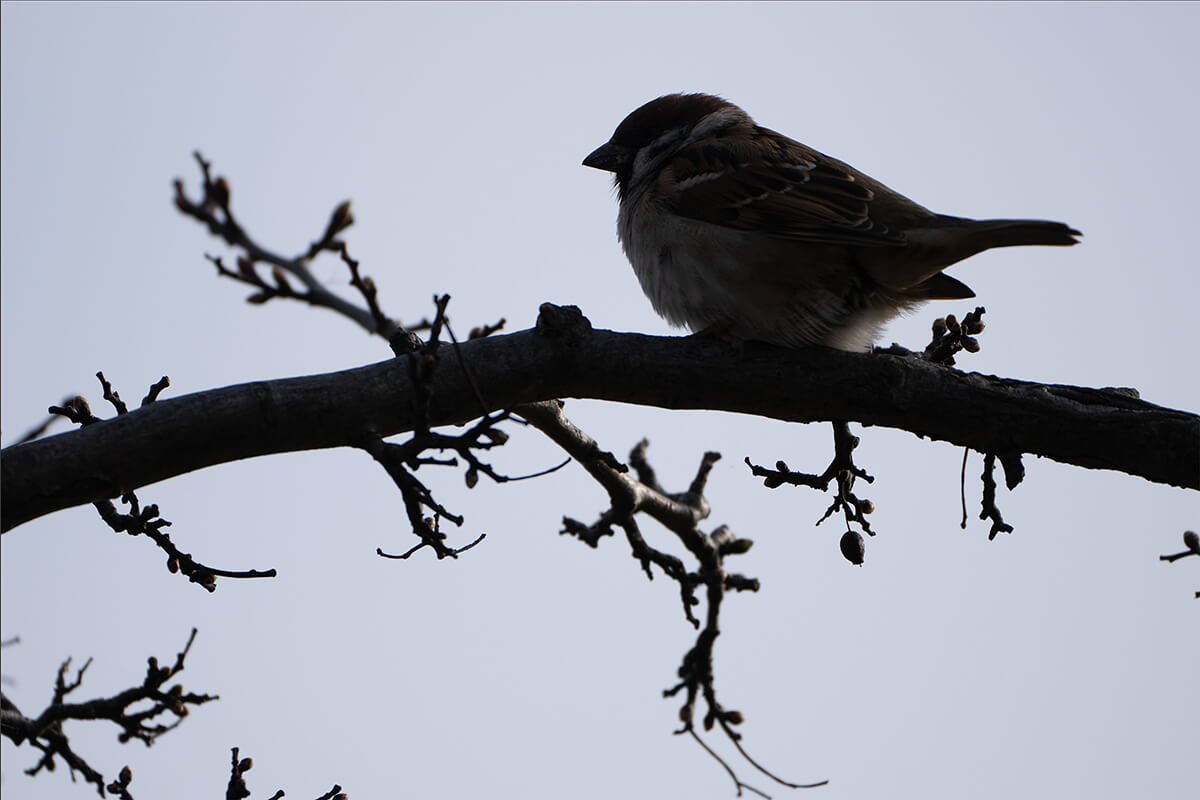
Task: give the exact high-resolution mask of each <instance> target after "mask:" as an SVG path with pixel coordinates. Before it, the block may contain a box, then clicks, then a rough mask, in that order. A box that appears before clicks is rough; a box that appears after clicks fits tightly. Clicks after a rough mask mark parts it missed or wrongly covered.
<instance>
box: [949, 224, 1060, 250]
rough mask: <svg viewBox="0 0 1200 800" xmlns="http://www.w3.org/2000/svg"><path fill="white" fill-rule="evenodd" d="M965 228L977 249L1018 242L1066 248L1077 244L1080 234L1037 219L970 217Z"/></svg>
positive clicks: (1017, 244) (1010, 245)
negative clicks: (971, 219) (972, 218)
mask: <svg viewBox="0 0 1200 800" xmlns="http://www.w3.org/2000/svg"><path fill="white" fill-rule="evenodd" d="M968 229H969V230H970V232H971V234H972V238H974V239H975V241H976V242H977V243H978V244H980V245H983V246H982V247H979V248H978V249H979V250H990V249H991V248H993V247H1018V246H1021V245H1027V244H1029V245H1051V246H1057V247H1069V246H1071V245H1073V244H1079V239H1078V238H1077V237H1079V236H1082V235H1083V234H1082V233H1080V232H1079V231H1077V230H1075V229H1074V228H1072V227H1071V226H1070V225H1066V224H1064V223H1062V222H1046V221H1045V220H1040V219H980V220H973V221H972V222H971V223H970V224H969V225H968Z"/></svg>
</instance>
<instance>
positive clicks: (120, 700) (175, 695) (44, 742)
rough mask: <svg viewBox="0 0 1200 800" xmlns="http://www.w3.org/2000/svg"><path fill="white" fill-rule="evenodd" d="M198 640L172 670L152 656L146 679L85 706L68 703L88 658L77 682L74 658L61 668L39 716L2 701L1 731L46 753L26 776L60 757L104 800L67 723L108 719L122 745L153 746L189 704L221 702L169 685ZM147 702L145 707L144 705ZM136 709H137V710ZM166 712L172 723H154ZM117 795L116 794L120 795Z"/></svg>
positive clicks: (99, 780)
mask: <svg viewBox="0 0 1200 800" xmlns="http://www.w3.org/2000/svg"><path fill="white" fill-rule="evenodd" d="M195 640H196V629H195V628H193V629H192V632H191V635H190V636H189V637H188V641H187V644H186V645H185V646H184V648H183V649H182V650H181V651H180V652H179V653H177V654H176V656H175V661H174V663H173V664H171V665H170V666H160V665H159V662H158V659H156V658H154V657H151V658H149V659H148V660H147V668H146V676H145V678H144V679H143V680H142V683H141V685H140V686H134V687H132V688H129V689H126V690H124V691H122V692H118V693H117V694H115V695H112V696H111V697H103V698H97V699H94V700H88V701H86V702H83V703H69V702H67V697H68V695H70V694H71V693H72V692H74V691H75V690H76V689H78V688H79V686H80V685H81V684H82V683H83V676H84V673H85V672H86V671H87V668H88V666H90V665H91V663H92V662H91V659H88V660H87V662H85V663H84V665H83V666H82V667H81V668H79V670H77V671H76V673H75V676H74V678H72V679H68V677H67V675H68V671H69V670H70V667H71V660H70V659H67V660H66V661H64V662H63V664H62V666H60V667H59V670H58V675H57V676H56V678H55V683H54V693H53V699H52V700H51V703H50V705H48V706H47V707H46V709H45V710H43V711H42V712H41V714H39V715H38V716H37V717H36V718H30V717H26V716H25V715H23V714H22V713H21V712H20V710H19V709H17V707H16V706H15V705H13V703H12V702H11V701H10V700H9V699H8V698H7V697H4V698H3V717H2V719H3V726H2V732H3V735H4V736H7V737H8V738H9V739H11V740H12V742H13V743H14V744H16V745H18V746H19V745H22V744H29V745H31V746H33V747H35V748H37V749H38V750H40V751H41V752H42V755H41V758H40V759H39V760H38V762H37V764H35V765H34V766H32V767H30V768H29V769H27V770H25V772H26V774H28V775H37V774H38V773H39V772H40V771H42V770H43V769H45V770H47V771H50V770H53V769H54V766H55V759H56V758H57V759H61V760H62V761H63V763H65V764H66V765H67V766H68V768H69V769H70V770H71V772H72V775H74V773H75V772H78V773H80V774H81V775H82V776H83V778H84V780H85V781H87V782H88V783H91V784H93V785H95V787H96V790H97V792H98V793H99V794H100V796H101V797H103V796H104V792H105V789H106V784H105V782H104V777H103V775H102V774H101V773H100V772H99V771H98V770H96V769H94V768H93V767H92V766H91V765H89V764H88V763H87V761H85V760H84V759H83V758H82V757H81V756H80V755H79V754H78V753H76V752H75V751H74V750H73V749H72V747H71V742H70V739H69V738H68V736H67V735H66V733H65V732H64V730H63V724H64V723H66V722H68V721H70V720H98V719H103V720H109V721H111V722H113V723H115V724H116V725H117V726H118V727H119V728H120V729H121V733H120V734H119V735H118V736H117V739H118V740H119V741H120V742H122V743H125V742H129V741H132V740H135V739H136V740H138V741H141V742H143V743H144V744H146V745H150V744H152V743H153V742H154V741H155V740H156V739H158V737H160V736H162V735H163V734H165V733H167V732H168V731H170V730H172V729H174V728H175V727H176V726H178V725H179V724H180V723H181V722H182V721H183V719H184V717H186V716H187V715H188V710H189V706H198V705H203V704H204V703H208V702H211V701H213V700H216V699H218V698H217V697H216V696H215V695H206V694H195V693H192V692H185V691H184V689H183V686H182V684H178V683H176V684H174V685H173V686H170V687H166V686H165V684H167V683H168V682H169V681H171V679H173V678H174V677H175V676H177V675H178V674H179V673H180V672H182V671H183V667H184V660H185V659H186V658H187V654H188V652H189V651H190V650H191V647H192V643H193V642H194V641H195ZM146 703H149V706H148V707H146V706H145V704H146ZM135 707H136V708H135ZM163 714H171V715H173V716H174V717H175V719H174V721H172V722H169V723H160V722H156V721H155V720H156V719H157V718H158V717H160V716H161V715H163ZM127 770H128V768H126V769H125V770H122V772H121V778H119V779H118V781H117V782H116V784H117V785H118V786H121V787H124V788H123V789H121V790H120V791H124V792H125V793H126V794H128V785H129V781H130V779H131V778H132V774H131V773H129V774H127ZM117 793H118V792H117V791H114V792H113V794H117Z"/></svg>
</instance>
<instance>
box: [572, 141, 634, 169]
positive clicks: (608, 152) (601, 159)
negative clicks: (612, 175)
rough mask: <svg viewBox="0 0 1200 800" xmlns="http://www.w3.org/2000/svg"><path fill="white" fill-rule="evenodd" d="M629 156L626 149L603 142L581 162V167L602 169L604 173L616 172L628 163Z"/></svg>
mask: <svg viewBox="0 0 1200 800" xmlns="http://www.w3.org/2000/svg"><path fill="white" fill-rule="evenodd" d="M630 155H631V154H630V152H629V150H628V148H625V147H622V146H621V145H619V144H613V143H612V142H605V143H604V144H602V145H600V146H599V147H597V148H596V149H595V150H593V151H592V153H591V155H589V156H588V157H587V158H585V159H584V160H583V165H584V166H585V167H592V168H593V169H602V170H604V171H605V172H617V171H618V170H619V169H620V168H621V166H622V165H624V164H627V163H629V157H630Z"/></svg>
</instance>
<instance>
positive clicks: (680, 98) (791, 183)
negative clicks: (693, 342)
mask: <svg viewBox="0 0 1200 800" xmlns="http://www.w3.org/2000/svg"><path fill="white" fill-rule="evenodd" d="M583 164H584V166H587V167H594V168H595V169H600V170H604V171H607V172H612V173H614V176H615V179H614V180H615V185H616V189H617V197H618V199H619V201H620V210H619V212H618V214H617V235H618V237H619V238H620V240H621V245H622V247H623V248H624V250H625V255H626V256H627V257H628V258H629V261H630V263H631V264H632V265H633V270H634V272H635V273H637V277H638V281H639V282H640V283H641V286H642V290H643V291H644V292H645V293H646V296H647V297H648V298H649V299H650V303H651V305H652V306H653V307H654V310H655V311H657V312H658V313H659V315H661V316H663V317H665V318H666V319H667V321H668V322H670V323H672V324H673V325H676V326H686V327H688V328H690V329H691V330H693V331H697V332H709V333H712V334H715V335H720V336H722V337H725V338H730V339H734V340H746V341H764V342H770V343H772V344H776V345H782V346H784V347H791V348H801V347H807V346H811V345H824V346H827V347H833V348H837V349H841V350H859V351H862V350H870V349H871V347H872V345H873V343H874V341H875V338H876V337H877V336H878V333H879V330H880V329H881V328H882V327H883V325H884V324H885V323H886V322H888V321H889V320H891V319H892V318H894V317H896V316H897V315H899V314H902V313H905V312H908V311H911V310H913V309H914V308H916V307H917V306H919V305H920V304H922V303H923V302H925V301H926V300H955V299H961V298H967V297H974V296H975V293H974V292H972V291H971V290H970V289H969V288H968V287H967V286H966V284H964V283H962V282H960V281H958V280H956V279H955V278H952V277H950V276H949V275H947V274H945V273H944V272H943V271H942V270H944V269H945V268H946V267H949V266H950V265H951V264H955V263H957V262H959V261H962V260H963V259H964V258H968V257H970V256H973V255H975V254H976V253H979V252H982V251H984V250H988V249H990V248H993V247H1014V246H1018V245H1055V246H1070V245H1073V244H1076V243H1077V241H1078V240H1077V238H1076V237H1078V236H1081V235H1082V234H1080V233H1079V231H1077V230H1075V229H1073V228H1071V227H1070V226H1068V225H1065V224H1063V223H1061V222H1046V221H1042V220H1023V219H990V220H974V219H966V218H964V217H951V216H947V215H945V214H937V213H934V212H932V211H930V210H929V209H927V208H925V207H924V206H920V205H918V204H916V203H914V202H913V201H912V200H909V199H908V198H907V197H904V196H903V195H901V194H899V193H897V192H894V191H892V190H891V189H889V188H888V187H886V186H884V185H883V184H882V183H880V182H879V181H877V180H875V179H873V178H870V177H868V176H867V175H864V174H863V173H861V172H859V171H858V170H856V169H854V168H853V167H851V166H850V165H848V164H844V163H842V162H841V161H838V160H837V159H835V158H830V157H829V156H827V155H824V154H823V153H819V152H817V151H816V150H814V149H812V148H811V147H807V146H805V145H803V144H801V143H800V142H797V141H795V140H793V139H789V138H788V137H786V136H784V135H782V134H779V133H776V132H775V131H772V130H768V129H767V128H763V127H760V126H758V125H756V124H755V123H754V120H752V119H751V118H750V117H749V116H748V115H747V114H746V112H745V111H743V110H742V109H740V108H738V107H737V106H735V105H734V104H732V103H730V102H728V101H726V100H723V99H722V98H720V97H715V96H713V95H709V94H669V95H665V96H663V97H659V98H658V99H656V100H651V101H650V102H649V103H646V104H645V105H643V106H642V107H640V108H638V109H637V110H635V111H634V112H633V113H631V114H630V115H629V116H627V117H626V118H625V120H624V121H623V122H622V123H621V124H620V125H618V126H617V129H616V131H615V132H614V133H613V135H612V138H611V139H609V140H608V141H607V142H605V143H604V144H602V145H601V146H600V147H598V148H597V149H596V150H595V151H593V152H592V153H591V154H590V155H589V156H588V157H587V158H585V159H584V160H583Z"/></svg>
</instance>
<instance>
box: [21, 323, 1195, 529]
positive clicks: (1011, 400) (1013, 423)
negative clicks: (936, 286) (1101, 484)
mask: <svg viewBox="0 0 1200 800" xmlns="http://www.w3.org/2000/svg"><path fill="white" fill-rule="evenodd" d="M443 347H452V345H443ZM459 347H460V351H461V358H462V361H461V362H459V361H458V359H457V358H450V357H449V356H447V368H445V369H441V370H438V371H437V374H436V376H435V377H434V383H433V396H432V399H431V401H430V403H429V409H428V413H429V420H430V422H431V423H432V424H434V425H447V424H462V423H465V422H468V421H470V420H472V419H475V418H477V417H479V416H480V415H481V414H482V413H483V411H485V410H493V411H495V410H502V409H509V408H513V407H514V406H517V405H521V404H525V403H533V402H539V401H543V400H549V399H552V398H566V397H576V398H594V399H599V400H611V401H617V402H623V403H634V404H639V405H647V406H657V407H660V408H670V409H684V408H686V409H712V410H721V411H735V412H740V413H746V414H755V415H758V416H763V417H770V418H774V419H779V420H785V421H790V422H817V421H827V420H848V421H857V422H861V423H863V424H865V425H879V426H884V427H890V428H898V429H903V430H907V431H910V432H912V433H914V434H916V435H918V436H922V437H927V438H930V439H939V440H943V441H948V442H952V443H954V444H957V445H962V446H966V447H970V448H971V449H973V450H978V451H980V452H984V453H1010V452H1011V453H1030V454H1033V455H1038V456H1045V457H1048V458H1052V459H1054V460H1055V461H1060V462H1063V463H1066V464H1074V465H1076V466H1081V467H1088V468H1093V469H1095V468H1099V469H1113V470H1118V471H1120V472H1125V473H1127V474H1130V475H1139V476H1141V477H1143V478H1146V479H1148V480H1151V481H1155V482H1158V483H1166V484H1171V485H1174V486H1180V487H1184V488H1190V489H1200V417H1197V416H1196V415H1195V414H1192V413H1188V412H1184V411H1175V410H1172V409H1167V408H1162V407H1159V406H1155V405H1153V404H1151V403H1147V402H1145V401H1142V400H1139V399H1137V398H1136V397H1132V396H1130V395H1129V393H1128V392H1127V391H1126V390H1114V389H1089V388H1083V387H1078V386H1060V385H1052V384H1038V383H1029V382H1025V381H1016V380H1009V379H1005V378H996V377H992V376H986V375H980V374H976V373H963V372H959V371H957V370H954V369H949V368H946V367H943V366H939V365H936V364H930V363H928V362H925V361H922V360H920V359H916V358H908V357H898V356H894V355H885V354H859V353H844V352H837V351H832V350H825V349H820V348H813V349H809V350H784V349H780V348H775V347H770V346H767V345H761V346H760V345H756V344H753V343H751V344H746V345H744V346H743V347H741V348H738V347H736V346H734V345H731V344H727V343H724V342H720V341H716V340H711V339H705V338H702V337H686V338H673V337H655V336H642V335H639V334H629V333H614V332H612V331H598V330H593V329H592V328H591V326H590V324H589V323H588V322H587V320H586V319H585V318H584V317H583V316H582V315H581V314H580V313H579V311H578V309H574V308H573V307H566V308H560V307H558V306H552V305H549V304H547V305H544V306H543V307H542V313H541V315H540V316H539V319H538V326H537V327H536V328H535V329H532V330H527V331H521V332H518V333H513V334H509V335H505V336H489V337H486V338H481V339H475V340H470V341H466V342H463V343H462V344H461V345H460V346H459ZM447 352H449V351H447ZM455 364H457V366H452V365H455ZM464 365H469V368H470V372H471V375H470V376H468V375H467V372H466V369H465V368H464ZM472 384H474V385H472ZM475 389H478V392H479V394H478V395H477V394H476V391H475ZM413 391H414V383H413V379H412V377H411V376H410V374H409V370H408V366H407V361H406V359H389V360H388V361H383V362H380V363H377V364H371V365H368V366H365V367H358V368H356V369H349V370H345V371H342V372H335V373H329V374H325V375H312V376H306V377H300V378H287V379H280V380H272V381H255V382H253V383H246V384H241V385H237V386H229V387H225V388H222V389H213V390H211V391H206V392H199V393H196V394H192V395H186V396H183V397H179V398H174V399H169V400H160V401H158V402H156V403H151V404H150V405H148V406H146V407H144V408H141V409H138V410H137V411H132V412H130V413H128V414H123V415H121V416H119V417H117V418H115V419H110V420H106V421H104V422H100V423H96V424H92V425H88V426H86V427H85V428H81V429H79V430H76V431H71V432H68V433H62V434H59V435H57V436H50V437H46V438H42V439H38V440H35V441H32V442H26V443H23V444H16V445H12V446H10V447H7V448H5V449H4V451H3V458H2V459H0V476H2V477H0V479H2V480H3V485H4V495H3V507H2V513H0V517H2V523H0V528H2V529H3V530H5V531H7V530H11V529H12V528H13V527H15V526H17V525H20V524H21V523H23V522H27V521H29V520H31V519H35V518H36V517H39V516H42V515H43V514H49V513H51V512H54V511H58V510H61V509H64V508H69V507H72V506H76V505H80V504H82V503H89V502H95V501H97V500H102V499H105V498H112V497H117V496H119V495H120V494H122V493H123V492H126V491H130V490H132V489H136V488H138V487H141V486H145V485H147V484H150V483H154V482H157V481H161V480H165V479H167V478H171V477H174V476H176V475H182V474H184V473H187V472H192V471H194V470H197V469H201V468H203V467H208V466H212V465H214V464H220V463H225V462H228V461H234V460H238V459H243V458H251V457H254V456H262V455H268V454H272V453H284V452H293V451H298V450H313V449H320V448H327V447H345V446H350V447H354V446H358V445H359V444H360V443H361V442H362V440H363V436H364V434H367V435H374V436H390V435H393V434H396V433H401V432H404V431H410V430H413V428H414V425H415V424H417V423H418V422H419V421H418V420H416V419H415V418H414V412H413V410H412V409H413V404H412V403H411V402H405V398H408V397H410V396H411V393H412V392H413ZM481 399H482V400H483V401H484V403H485V407H484V408H481V407H480V401H481Z"/></svg>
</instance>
